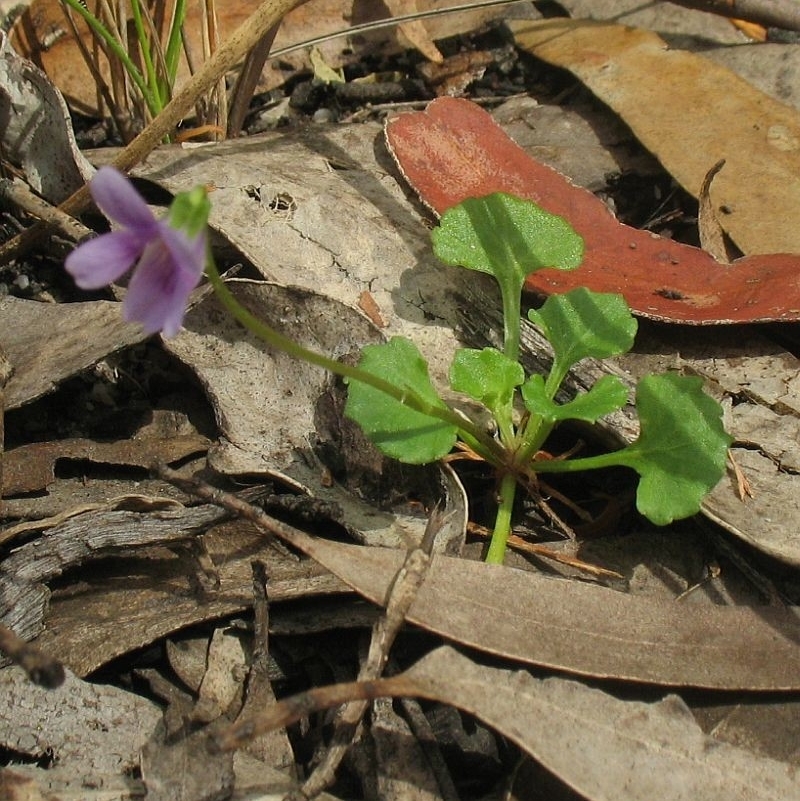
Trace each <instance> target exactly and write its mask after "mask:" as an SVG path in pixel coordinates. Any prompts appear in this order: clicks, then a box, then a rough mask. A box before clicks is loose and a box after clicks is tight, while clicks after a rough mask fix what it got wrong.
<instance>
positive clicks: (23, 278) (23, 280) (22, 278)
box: [14, 274, 31, 292]
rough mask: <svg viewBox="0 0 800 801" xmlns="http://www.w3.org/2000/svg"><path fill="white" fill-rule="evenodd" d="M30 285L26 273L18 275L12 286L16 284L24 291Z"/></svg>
mask: <svg viewBox="0 0 800 801" xmlns="http://www.w3.org/2000/svg"><path fill="white" fill-rule="evenodd" d="M30 285H31V279H30V278H28V276H27V275H24V274H22V275H18V276H17V277H16V278H15V279H14V286H16V287H17V289H19V290H21V291H22V292H24V291H25V290H26V289H27V288H28V287H29V286H30Z"/></svg>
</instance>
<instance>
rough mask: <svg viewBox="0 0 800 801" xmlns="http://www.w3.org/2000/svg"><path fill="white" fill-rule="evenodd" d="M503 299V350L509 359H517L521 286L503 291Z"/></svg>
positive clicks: (516, 360) (501, 286)
mask: <svg viewBox="0 0 800 801" xmlns="http://www.w3.org/2000/svg"><path fill="white" fill-rule="evenodd" d="M500 288H501V293H500V294H501V296H502V299H503V352H504V353H505V355H506V356H508V358H509V359H511V361H514V362H518V361H519V339H520V325H519V320H520V314H521V313H522V312H521V306H522V287H520V289H519V291H514V292H504V291H502V289H503V285H502V283H501V285H500Z"/></svg>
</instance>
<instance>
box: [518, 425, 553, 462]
mask: <svg viewBox="0 0 800 801" xmlns="http://www.w3.org/2000/svg"><path fill="white" fill-rule="evenodd" d="M552 430H553V424H552V423H548V422H546V421H545V420H543V419H542V417H541V415H538V414H532V415H531V416H530V417H529V418H528V420H527V422H526V423H525V427H524V428H523V429H522V431H521V432H520V434H519V441H520V443H521V444H520V446H519V447H518V448H517V451H516V455H515V458H514V461H515V462H516V463H517V464H519V465H524V464H527V463H528V462H530V461H531V459H533V456H534V454H535V453H536V452H537V451H538V450H540V449H541V447H542V446H543V445H544V443H545V440H546V439H547V438H548V437H549V436H550V432H551V431H552Z"/></svg>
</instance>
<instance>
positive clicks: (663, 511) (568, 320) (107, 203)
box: [66, 169, 732, 563]
mask: <svg viewBox="0 0 800 801" xmlns="http://www.w3.org/2000/svg"><path fill="white" fill-rule="evenodd" d="M112 173H113V171H112V172H111V173H110V172H107V171H106V170H105V169H104V170H101V171H100V172H99V173H98V175H97V177H96V178H95V179H94V181H93V182H92V186H91V189H92V194H93V196H94V198H95V200H96V201H97V203H98V205H99V206H100V207H101V209H102V210H103V211H105V212H106V213H107V214H108V215H109V216H110V217H111V218H112V219H114V220H116V221H117V222H119V223H121V224H122V225H123V230H121V231H115V232H112V233H110V234H105V235H103V236H101V237H99V238H98V239H96V240H92V241H90V242H88V243H86V244H83V245H81V246H80V247H79V248H78V249H77V250H76V251H75V252H74V253H73V254H71V255H70V257H68V259H67V263H66V267H67V269H68V270H69V271H70V273H72V274H73V275H74V276H75V277H76V281H78V283H79V285H80V286H84V287H98V286H102V285H103V284H105V283H108V282H110V281H113V280H115V279H116V278H117V277H119V275H121V274H122V273H124V272H125V271H126V270H127V269H128V268H129V267H130V266H131V264H132V263H133V262H134V261H137V260H138V265H137V267H136V269H135V271H134V273H133V277H132V279H131V282H130V287H129V291H128V295H127V297H126V299H125V309H124V312H125V314H126V316H127V317H128V319H135V320H139V321H141V322H142V323H143V324H144V325H145V328H146V330H148V331H151V332H154V331H157V330H161V331H163V333H164V334H165V335H166V336H173V335H174V334H175V333H176V332H177V330H178V327H179V325H180V320H181V319H182V316H183V312H184V308H185V304H186V300H187V297H188V293H189V292H191V289H192V288H194V286H196V285H197V283H198V282H199V280H200V275H201V272H202V261H201V259H200V258H199V255H198V254H199V252H200V249H201V245H200V242H202V249H203V251H205V249H206V244H205V234H204V232H205V226H206V222H207V218H208V212H209V206H210V204H209V203H208V200H207V198H206V197H205V193H204V192H203V190H202V189H196V190H194V191H193V192H190V193H186V194H183V195H178V196H177V197H176V199H175V201H174V202H173V204H172V207H171V209H170V212H169V215H168V218H167V220H166V221H157V220H155V219H154V218H153V217H152V214H151V213H150V211H149V209H148V208H147V207H146V205H145V204H144V201H143V200H142V199H141V198H139V197H138V196H137V197H136V200H133V198H132V195H131V193H133V194H135V190H134V189H133V188H132V186H130V185H129V184H128V183H127V180H126V179H125V178H123V177H122V176H120V175H119V174H117V173H114V174H113V175H112ZM433 244H434V251H435V253H436V255H437V256H438V257H439V258H440V259H441V260H442V261H444V262H446V263H447V264H451V265H459V266H463V267H466V268H468V269H472V270H478V271H481V272H485V273H488V274H489V275H492V276H493V277H494V278H495V279H496V281H497V283H498V285H499V287H500V293H501V297H502V306H503V315H504V341H503V348H502V350H501V349H498V348H484V349H482V350H475V349H470V348H464V349H461V350H459V351H457V352H456V354H455V357H454V359H453V363H452V366H451V369H450V385H451V388H452V389H453V390H455V391H456V392H458V393H462V394H464V395H466V396H468V397H469V398H471V399H472V400H473V401H477V402H478V403H479V404H481V405H482V406H483V407H484V408H485V409H486V410H487V412H488V413H489V416H490V417H491V419H492V421H493V423H494V425H493V426H492V430H491V431H490V430H489V429H487V427H486V426H485V425H481V424H478V423H477V422H476V421H475V420H472V419H471V418H469V417H468V416H466V415H465V414H464V413H463V412H461V411H458V410H456V409H455V408H453V407H451V406H449V405H448V404H447V403H446V402H445V401H444V400H443V399H442V398H441V396H440V395H439V393H438V392H437V391H436V389H435V387H434V386H433V384H432V382H431V379H430V376H429V374H428V366H427V363H426V361H425V359H424V357H423V355H422V354H421V353H420V352H419V350H418V349H417V347H416V345H414V343H413V342H411V341H410V340H408V339H406V338H403V337H394V338H392V339H390V340H389V341H388V342H386V343H383V344H379V345H369V346H367V347H365V348H364V350H363V354H362V357H361V360H360V362H359V364H358V365H357V366H351V365H347V364H343V363H341V362H338V361H335V360H333V359H331V358H329V357H328V356H326V355H324V354H321V353H317V352H315V351H311V350H309V349H307V348H304V347H302V346H300V345H299V344H298V343H296V342H294V341H293V340H291V339H288V338H287V337H285V336H283V335H282V334H280V333H279V332H277V331H275V330H274V329H272V328H271V327H270V326H268V325H266V324H265V323H264V322H263V321H261V320H259V319H258V318H256V317H254V316H253V315H252V314H251V313H250V312H249V311H247V310H246V309H245V308H244V307H242V306H241V305H240V304H239V303H238V302H237V301H236V299H235V298H234V297H233V295H232V294H231V292H230V291H229V289H228V288H227V286H226V285H225V283H224V281H223V280H222V279H221V277H220V276H219V274H218V272H217V270H216V267H215V265H214V262H213V259H212V258H210V256H209V257H208V258H207V261H206V264H205V271H206V275H207V277H208V279H209V282H210V283H211V284H212V286H213V287H214V289H215V291H216V292H217V294H218V297H219V299H220V300H221V302H222V303H223V304H224V305H225V307H226V308H227V309H228V310H229V311H230V312H231V314H233V315H234V317H235V318H236V319H237V320H239V322H240V323H242V324H243V325H244V326H245V327H246V328H248V329H249V330H250V331H252V332H253V333H254V334H256V335H257V336H259V337H260V338H261V339H263V340H264V341H265V342H266V343H268V344H269V345H270V346H272V347H276V348H279V349H282V350H284V351H286V352H287V353H289V354H290V355H291V356H294V357H296V358H300V359H304V360H306V361H308V362H310V363H312V364H316V365H318V366H319V367H322V368H324V369H326V370H330V371H331V372H333V373H336V374H338V375H340V376H343V377H344V378H345V379H346V380H347V381H348V382H349V393H348V400H347V403H346V406H345V414H346V415H347V416H348V417H350V418H351V419H352V420H354V421H355V422H357V423H358V424H359V425H360V426H361V427H362V428H363V429H364V431H365V433H366V434H367V436H368V437H369V438H370V440H371V441H372V442H373V443H374V444H375V445H376V446H377V447H378V448H379V449H380V450H381V452H383V453H384V454H385V455H387V456H390V457H392V458H395V459H398V460H400V461H403V462H406V463H410V464H425V463H429V462H433V461H436V460H438V459H441V458H444V457H445V456H447V455H448V454H449V453H450V452H451V451H452V449H453V448H454V446H456V444H457V443H461V447H462V448H466V449H469V450H470V451H472V452H473V453H474V454H477V455H478V456H479V457H480V458H482V459H484V460H485V461H486V462H487V463H488V464H490V465H491V466H492V467H493V469H494V470H495V471H496V473H497V478H498V508H497V514H496V519H495V526H494V532H493V536H492V540H491V542H490V545H489V549H488V552H487V556H486V561H488V562H494V563H502V562H503V559H504V555H505V550H506V544H507V540H508V537H509V534H510V532H511V518H512V511H513V506H514V500H515V496H516V491H517V486H518V484H519V483H522V484H524V485H526V486H531V485H532V484H533V485H535V484H536V481H537V476H538V474H540V473H555V472H573V471H578V470H587V469H597V468H602V467H610V466H624V467H628V468H631V469H633V470H635V471H636V472H637V473H638V474H639V484H638V488H637V494H636V505H637V508H638V510H639V511H640V512H641V514H643V515H644V516H645V517H646V518H647V519H649V520H650V521H652V522H653V523H656V524H658V525H665V524H668V523H670V522H672V521H673V520H675V519H679V518H683V517H688V516H690V515H693V514H695V513H696V512H698V511H699V509H700V506H701V503H702V500H703V498H704V497H705V496H706V495H707V494H708V492H710V491H711V490H712V489H713V488H714V486H715V485H716V484H717V482H718V481H719V480H720V479H721V478H722V476H723V474H724V471H725V464H726V458H727V451H728V447H729V446H730V444H731V441H732V440H731V437H730V436H729V435H728V434H727V433H726V432H725V430H724V427H723V424H722V409H721V407H720V405H719V404H718V403H717V402H716V401H715V400H714V399H713V398H711V397H710V396H709V395H707V394H706V393H705V392H704V391H703V388H702V383H703V382H702V379H700V378H698V377H696V376H682V375H678V374H674V373H667V374H664V375H649V376H646V377H645V378H643V379H641V381H639V383H638V385H637V388H636V401H635V403H636V409H637V412H638V415H639V422H640V434H639V437H638V438H637V439H636V440H635V441H634V442H632V443H631V444H629V445H628V446H626V447H624V448H621V449H620V450H617V451H612V452H609V453H603V454H600V455H596V456H589V457H583V458H565V459H549V458H542V456H541V452H540V451H541V448H542V447H543V445H544V444H545V441H546V440H547V438H548V436H549V435H550V433H551V432H552V430H553V428H554V427H555V426H556V425H558V424H559V423H561V422H562V421H565V420H580V421H583V422H588V423H595V422H597V420H599V419H600V418H601V417H603V416H605V415H607V414H609V413H611V412H613V411H615V410H617V409H620V408H622V406H623V405H624V404H625V403H626V402H627V400H628V392H627V389H626V387H625V386H624V385H623V384H622V382H621V381H620V380H619V379H618V378H616V377H615V376H604V377H603V378H601V379H600V380H598V381H597V382H596V383H595V384H594V386H592V387H591V388H590V389H589V390H588V391H587V392H585V393H583V394H581V395H578V396H577V397H575V398H574V399H572V400H570V401H568V402H566V403H559V402H558V401H557V400H556V398H557V396H558V393H559V390H560V389H561V386H562V384H563V382H564V379H565V378H566V376H567V374H568V373H569V370H570V369H571V368H572V366H573V365H575V364H576V363H577V362H579V361H580V360H581V359H584V358H587V357H593V358H597V359H604V358H609V357H611V356H615V355H618V354H621V353H625V352H626V351H628V350H629V349H630V348H631V347H632V345H633V341H634V337H635V335H636V327H637V326H636V320H635V318H634V317H633V315H632V314H631V312H630V309H629V308H628V306H627V304H626V303H625V300H624V299H623V298H622V296H620V295H616V294H608V293H596V292H591V291H589V290H587V289H576V290H573V291H571V292H568V293H566V294H563V295H553V296H551V297H549V298H548V299H547V300H546V301H545V303H544V305H543V306H542V307H541V308H540V309H538V310H536V311H530V312H529V313H528V317H529V319H530V320H531V321H532V322H533V323H534V324H535V325H536V326H537V327H538V328H539V329H540V330H541V331H542V333H543V334H544V335H545V336H546V337H547V339H548V341H549V342H550V344H551V346H552V348H553V354H554V358H553V362H552V366H551V368H550V371H549V373H548V375H547V376H542V375H536V374H534V375H530V376H526V375H525V371H524V369H523V367H522V365H521V364H520V363H519V345H520V328H521V311H520V309H521V296H522V288H523V285H524V282H525V278H526V277H527V276H528V275H529V274H530V273H532V272H534V271H535V270H538V269H541V268H544V267H555V268H558V269H563V270H570V269H575V268H576V267H578V266H579V264H580V262H581V260H582V256H583V241H582V240H581V238H580V237H579V236H578V234H577V233H575V231H574V230H573V229H572V228H571V227H570V226H569V224H568V223H567V222H566V221H565V220H563V219H562V218H560V217H557V216H555V215H552V214H549V213H548V212H546V211H544V210H543V209H541V208H540V207H538V206H537V205H536V204H534V203H531V202H530V201H524V200H520V199H518V198H515V197H512V196H510V195H505V194H500V193H498V194H494V195H489V196H487V197H483V198H475V199H469V200H465V201H464V202H463V203H461V204H459V205H458V206H455V207H454V208H452V209H450V210H448V211H447V212H446V213H445V214H444V215H443V216H442V219H441V221H440V225H439V226H438V228H436V229H435V230H434V232H433ZM109 262H113V263H114V266H113V267H112V266H110V264H109ZM150 304H152V305H150Z"/></svg>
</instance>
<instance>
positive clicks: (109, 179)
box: [89, 167, 156, 237]
mask: <svg viewBox="0 0 800 801" xmlns="http://www.w3.org/2000/svg"><path fill="white" fill-rule="evenodd" d="M89 188H90V190H91V192H92V198H94V202H95V203H96V204H97V205H98V206H99V207H100V210H101V211H102V212H103V214H105V215H106V217H109V218H110V219H112V220H114V222H117V223H119V224H120V225H124V226H125V227H126V228H130V229H132V230H134V231H138V232H139V233H140V234H141V235H143V236H148V237H152V236H154V235H155V229H156V218H155V216H154V215H153V212H152V211H150V209H149V208H148V206H147V203H145V202H144V200H142V196H141V195H140V194H139V193H138V192H137V191H136V189H134V186H133V184H132V183H131V182H130V181H129V180H128V179H127V178H126V177H125V176H124V175H123V174H122V173H121V172H120V171H119V170H116V169H114V167H101V168H100V169H99V170H98V171H97V173H96V174H95V176H94V178H92V182H91V184H90V185H89Z"/></svg>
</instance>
